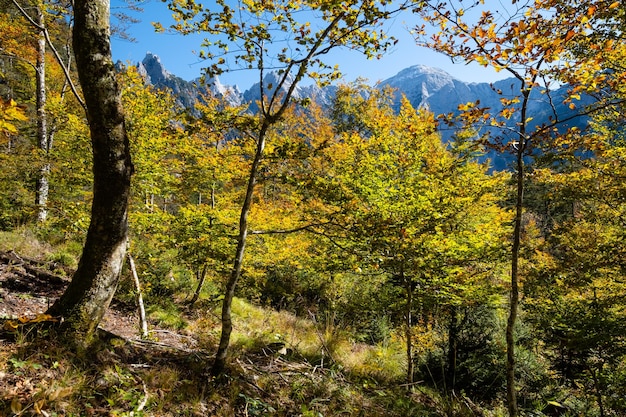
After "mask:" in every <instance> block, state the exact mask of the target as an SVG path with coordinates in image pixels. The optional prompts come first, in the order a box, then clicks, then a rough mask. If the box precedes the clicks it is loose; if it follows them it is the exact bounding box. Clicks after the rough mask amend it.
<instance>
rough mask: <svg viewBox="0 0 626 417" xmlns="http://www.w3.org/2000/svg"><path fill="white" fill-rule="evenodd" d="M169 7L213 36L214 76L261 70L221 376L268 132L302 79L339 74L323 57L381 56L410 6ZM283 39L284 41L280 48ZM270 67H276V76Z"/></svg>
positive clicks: (207, 47) (181, 26) (189, 25)
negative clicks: (389, 32)
mask: <svg viewBox="0 0 626 417" xmlns="http://www.w3.org/2000/svg"><path fill="white" fill-rule="evenodd" d="M169 7H170V9H171V10H172V11H173V12H174V17H175V19H177V21H178V23H177V24H175V25H174V26H173V28H174V29H175V30H177V31H179V32H181V33H198V32H200V33H207V34H208V35H209V36H210V37H209V38H207V39H206V40H205V42H204V44H203V47H204V49H203V51H202V52H201V55H200V56H201V57H202V58H205V59H207V61H208V63H209V67H208V68H207V74H208V75H209V76H213V75H216V74H220V73H221V72H223V71H224V70H225V69H228V65H230V66H231V68H238V67H239V68H244V69H254V70H256V71H257V72H258V75H259V78H258V79H259V93H260V99H259V103H258V106H259V110H258V118H257V120H256V121H255V122H254V123H253V124H252V125H251V126H250V129H249V133H248V134H249V135H251V137H252V138H253V140H254V141H255V145H256V149H255V153H254V157H253V158H252V160H251V163H250V167H249V173H248V178H247V189H246V193H245V196H244V198H243V201H242V203H241V214H240V218H239V227H238V236H237V248H236V251H235V255H234V261H233V268H232V272H231V275H230V278H229V280H228V283H227V285H226V289H225V297H224V302H223V306H222V333H221V338H220V343H219V347H218V350H217V354H216V358H215V362H214V365H213V373H214V374H220V373H221V372H222V371H223V369H224V366H225V363H226V355H227V350H228V346H229V343H230V335H231V332H232V318H231V305H232V300H233V297H234V295H235V288H236V285H237V282H238V280H239V277H240V275H241V270H242V266H243V261H244V253H245V247H246V241H247V238H248V217H249V214H250V210H251V207H252V202H253V195H254V190H255V187H256V185H257V180H258V174H259V167H260V165H261V161H262V159H263V157H264V152H265V146H266V144H267V140H268V137H269V134H270V132H271V131H272V129H273V128H274V126H275V125H276V123H277V122H278V121H280V119H281V117H282V116H283V114H284V113H285V111H286V110H287V108H288V107H289V106H291V105H292V104H293V103H294V99H295V98H296V95H295V92H296V87H297V86H298V85H299V84H300V83H301V82H302V81H303V80H304V79H305V78H307V77H310V78H312V79H313V80H315V81H317V82H318V83H319V84H322V85H325V84H328V83H329V82H330V81H332V80H334V79H337V78H339V77H340V72H339V70H338V68H336V67H334V66H332V65H329V64H328V63H325V62H324V59H323V58H324V56H325V55H326V54H328V53H329V52H330V51H331V50H333V49H337V48H340V47H346V48H351V49H356V50H359V51H362V52H363V53H365V54H366V55H367V56H368V57H377V56H379V55H380V54H382V53H383V52H384V51H385V49H386V48H387V47H388V46H389V45H391V44H392V42H393V40H392V39H388V38H387V37H386V35H385V32H384V30H382V29H381V25H382V23H383V22H385V21H386V20H387V19H389V18H390V17H392V16H394V15H395V14H397V13H398V12H399V11H400V10H402V9H404V8H406V7H407V4H406V3H404V2H399V3H398V4H397V5H395V4H393V3H392V2H380V3H379V2H375V1H366V2H361V1H354V0H352V1H348V2H345V1H328V2H321V3H320V2H317V1H308V0H298V1H291V0H290V1H282V0H281V1H270V2H261V3H259V2H249V1H244V2H239V3H238V4H237V6H236V7H231V6H230V5H229V4H228V2H226V1H224V0H218V1H217V2H216V5H215V6H213V7H208V8H205V7H203V6H202V5H200V4H199V3H196V2H195V1H194V0H192V1H179V0H173V1H170V2H169ZM301 16H307V18H306V20H305V21H300V20H298V19H299V18H300V17H301ZM311 16H313V17H314V19H311V18H310V17H311ZM278 44H280V45H281V46H280V47H277V46H276V45H278ZM227 58H228V59H229V60H228V61H227ZM270 71H275V72H274V74H273V75H272V76H271V77H270V76H269V72H270Z"/></svg>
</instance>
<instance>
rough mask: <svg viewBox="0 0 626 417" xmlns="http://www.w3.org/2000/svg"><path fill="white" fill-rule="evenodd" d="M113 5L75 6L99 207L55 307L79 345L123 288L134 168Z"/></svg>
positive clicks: (85, 0)
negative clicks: (113, 38) (114, 49)
mask: <svg viewBox="0 0 626 417" xmlns="http://www.w3.org/2000/svg"><path fill="white" fill-rule="evenodd" d="M109 6H110V4H109V1H108V0H76V1H75V3H74V17H75V19H74V31H73V41H74V54H75V56H76V65H77V69H78V75H79V79H80V83H81V86H82V88H83V93H84V96H85V102H86V105H87V118H88V121H89V128H90V132H91V142H92V147H93V175H94V181H93V203H92V208H91V223H90V225H89V230H88V231H87V238H86V240H85V246H84V248H83V254H82V257H81V260H80V263H79V265H78V269H77V270H76V273H75V274H74V276H73V277H72V282H71V283H70V285H69V286H68V288H67V290H66V291H65V293H64V294H63V295H62V296H61V298H60V299H59V300H57V302H56V303H54V305H53V306H52V307H51V308H50V314H53V315H56V316H62V317H63V319H64V322H63V328H64V329H65V331H66V332H67V333H69V334H71V335H72V337H74V338H75V340H77V341H78V342H79V343H81V344H87V343H89V342H90V341H91V339H92V338H93V336H94V333H95V330H96V329H97V326H98V324H99V323H100V321H101V319H102V317H103V315H104V313H105V311H106V309H107V308H108V306H109V304H110V302H111V299H112V298H113V295H114V293H115V290H116V289H117V284H118V281H119V277H120V271H121V269H122V265H123V263H124V257H125V254H126V242H127V235H128V218H127V209H128V198H129V191H130V178H131V174H132V164H131V159H130V149H129V143H128V137H127V136H126V129H125V125H124V114H123V110H122V104H121V100H120V90H119V88H118V84H117V81H116V78H115V68H114V65H113V61H112V59H111V47H110V41H109V37H110V27H109Z"/></svg>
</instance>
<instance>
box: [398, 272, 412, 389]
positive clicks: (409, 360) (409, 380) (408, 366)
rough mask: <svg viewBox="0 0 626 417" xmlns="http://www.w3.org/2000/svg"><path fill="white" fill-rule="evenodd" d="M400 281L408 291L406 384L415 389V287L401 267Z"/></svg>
mask: <svg viewBox="0 0 626 417" xmlns="http://www.w3.org/2000/svg"><path fill="white" fill-rule="evenodd" d="M400 280H401V282H403V283H404V289H405V291H406V305H405V308H404V335H405V337H406V383H407V389H408V390H409V391H410V390H411V389H412V388H413V382H414V376H413V373H414V370H413V315H412V314H413V285H412V282H411V279H410V278H407V277H406V275H405V274H404V266H400Z"/></svg>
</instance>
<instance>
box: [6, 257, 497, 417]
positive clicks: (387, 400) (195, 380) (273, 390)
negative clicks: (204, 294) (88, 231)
mask: <svg viewBox="0 0 626 417" xmlns="http://www.w3.org/2000/svg"><path fill="white" fill-rule="evenodd" d="M69 276H71V271H69V270H67V269H66V268H64V267H63V266H60V265H57V264H55V263H50V262H47V263H46V262H42V261H39V260H36V259H30V258H25V257H23V256H20V255H19V254H17V253H14V252H0V416H18V415H20V416H21V415H43V416H185V415H188V416H304V417H319V416H334V415H341V416H373V417H374V416H414V415H415V416H418V415H419V416H428V415H432V416H435V415H444V414H448V413H449V412H450V411H451V410H450V407H451V403H449V402H448V401H443V400H437V398H436V397H435V396H432V395H429V394H428V393H427V392H426V391H424V390H414V391H413V392H407V391H406V388H405V387H402V386H401V383H398V382H394V383H389V381H387V382H383V381H376V380H375V379H373V378H367V377H359V376H355V375H350V373H349V372H346V371H345V370H344V369H342V367H341V366H340V365H336V366H335V365H333V364H329V361H328V359H327V362H326V364H324V358H323V357H322V358H321V363H320V362H319V361H318V360H317V359H319V358H311V357H306V356H303V355H301V354H299V353H298V352H296V351H294V350H292V349H286V348H285V346H284V344H276V345H272V344H271V343H270V344H268V343H267V342H263V341H259V342H258V343H252V344H249V345H248V346H245V347H243V348H242V347H239V348H236V349H235V350H234V351H233V352H232V357H231V363H230V365H229V367H228V369H227V372H226V374H225V375H224V376H223V377H222V378H220V379H219V380H216V379H214V378H212V377H211V376H210V373H209V367H210V364H211V362H212V357H211V352H212V349H213V347H214V346H209V345H211V344H214V340H211V341H210V343H209V344H208V345H207V341H206V340H203V339H202V337H199V336H198V334H197V333H195V332H194V331H193V329H194V328H197V327H194V326H193V325H190V326H187V327H186V328H185V329H176V328H168V327H167V326H160V325H159V322H158V321H154V320H152V321H151V322H150V323H149V326H150V335H151V336H150V338H148V339H141V338H140V337H139V323H138V319H137V314H136V312H135V306H134V305H130V306H129V305H125V304H124V303H121V302H119V301H114V303H113V304H112V306H111V308H110V309H109V310H108V311H107V313H106V316H105V318H104V320H103V322H102V324H101V328H102V329H103V332H102V333H103V334H104V335H106V337H105V338H104V339H103V342H102V343H100V344H99V345H97V346H94V347H93V348H91V349H90V350H89V352H75V351H72V350H70V349H69V348H67V347H66V346H65V345H64V344H62V343H59V342H58V341H56V340H54V337H51V336H50V335H51V334H53V332H48V330H45V329H43V328H42V327H41V326H39V327H38V326H36V325H35V326H29V324H31V325H32V324H33V322H36V321H38V320H39V319H41V320H48V319H49V318H47V317H45V316H41V314H42V313H44V312H45V311H46V310H47V308H48V307H49V306H50V305H51V304H52V303H53V302H54V301H55V300H56V299H57V298H58V297H59V296H60V295H61V294H62V292H63V290H64V289H65V287H66V286H67V284H68V283H69V278H68V277H69ZM185 319H186V320H188V321H189V322H191V321H193V320H197V319H198V317H197V315H194V313H193V312H189V313H188V316H187V317H186V318H185ZM16 326H17V327H16ZM205 339H206V338H205ZM454 408H458V410H457V411H459V412H461V414H455V415H491V414H485V413H484V412H483V411H481V410H480V409H479V408H478V407H476V406H474V405H473V404H471V403H465V404H464V402H463V401H461V402H459V403H458V404H457V405H454ZM448 415H449V414H448Z"/></svg>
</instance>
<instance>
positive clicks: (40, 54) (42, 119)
mask: <svg viewBox="0 0 626 417" xmlns="http://www.w3.org/2000/svg"><path fill="white" fill-rule="evenodd" d="M36 12H37V24H38V25H39V27H40V28H45V26H44V25H45V22H44V14H43V10H42V9H41V8H40V7H37V10H36ZM35 73H36V74H35V77H36V85H37V92H36V95H37V97H36V103H37V140H38V142H39V149H40V150H41V155H42V159H43V162H42V165H41V167H40V168H39V178H37V185H36V188H37V189H36V191H35V204H36V205H37V220H38V221H39V222H45V221H46V219H47V218H48V191H49V188H50V187H49V185H48V176H49V174H50V164H49V162H48V154H49V152H50V148H51V145H52V144H51V143H50V140H49V137H48V118H47V114H46V37H45V33H44V29H40V30H39V34H38V38H37V63H36V65H35Z"/></svg>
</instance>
